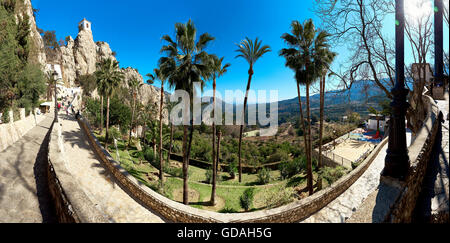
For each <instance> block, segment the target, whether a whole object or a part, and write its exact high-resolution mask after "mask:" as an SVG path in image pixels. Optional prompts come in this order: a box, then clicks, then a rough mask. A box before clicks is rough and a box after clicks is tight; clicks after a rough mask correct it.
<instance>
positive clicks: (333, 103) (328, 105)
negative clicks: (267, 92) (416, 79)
mask: <svg viewBox="0 0 450 243" xmlns="http://www.w3.org/2000/svg"><path fill="white" fill-rule="evenodd" d="M209 98H210V103H212V97H209ZM301 99H302V102H303V104H304V107H303V108H304V109H306V106H305V105H306V97H305V96H302V97H301ZM384 99H386V95H385V93H384V92H383V91H382V90H381V89H380V88H378V86H376V85H374V84H373V82H372V81H367V80H360V81H355V82H354V83H353V85H352V87H351V89H349V90H347V89H345V90H333V91H329V92H326V94H325V108H324V113H325V119H330V120H340V119H341V118H342V116H345V115H346V114H347V113H348V112H350V111H352V112H357V113H359V114H360V115H361V117H365V116H367V115H368V114H369V112H368V108H369V107H370V106H372V107H374V108H379V104H378V103H379V102H380V101H382V100H384ZM217 102H220V99H218V98H217ZM207 105H208V102H206V103H203V105H202V107H205V106H207ZM310 105H311V114H312V116H315V117H316V118H318V117H319V111H320V110H319V108H320V94H315V95H312V96H311V97H310ZM237 106H242V104H239V105H236V104H233V110H234V111H236V107H237ZM250 106H255V104H251V105H249V107H250ZM266 108H267V110H268V109H269V108H270V104H269V103H267V104H266ZM222 111H223V112H225V102H224V101H222ZM305 111H306V110H305ZM299 116H300V111H299V105H298V97H295V98H292V99H289V100H282V101H279V102H278V121H279V124H283V123H285V122H295V121H296V120H297V119H299Z"/></svg>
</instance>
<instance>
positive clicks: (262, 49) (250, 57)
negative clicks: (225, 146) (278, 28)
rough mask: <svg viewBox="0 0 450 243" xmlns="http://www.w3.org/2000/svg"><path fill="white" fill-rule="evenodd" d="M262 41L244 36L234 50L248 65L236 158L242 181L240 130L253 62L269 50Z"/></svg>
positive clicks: (241, 128) (240, 180)
mask: <svg viewBox="0 0 450 243" xmlns="http://www.w3.org/2000/svg"><path fill="white" fill-rule="evenodd" d="M261 44H262V41H258V38H256V39H255V41H254V42H253V41H252V40H250V39H249V38H248V37H246V38H245V40H243V41H241V43H240V44H239V45H237V46H238V49H237V50H236V51H237V52H239V53H240V54H239V55H237V56H236V58H238V57H242V58H244V59H245V60H246V61H247V62H248V64H249V65H250V68H249V69H248V82H247V90H246V93H245V98H244V109H243V110H244V111H243V116H242V118H243V120H244V121H243V124H241V127H240V132H239V152H238V153H239V154H238V160H239V182H242V165H241V146H242V131H243V129H244V124H245V110H246V108H247V99H248V92H249V90H250V84H251V82H252V76H253V65H254V64H255V62H256V61H257V60H258V59H259V58H260V57H262V56H263V55H264V54H266V53H267V52H270V51H271V50H270V47H269V46H268V45H264V46H261Z"/></svg>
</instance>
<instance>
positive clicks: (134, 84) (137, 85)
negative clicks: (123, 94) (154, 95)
mask: <svg viewBox="0 0 450 243" xmlns="http://www.w3.org/2000/svg"><path fill="white" fill-rule="evenodd" d="M143 85H144V84H143V83H141V82H139V80H137V79H130V80H129V81H128V87H129V88H130V90H131V94H132V96H133V107H132V108H131V109H132V111H131V126H130V133H129V136H128V146H130V142H131V130H133V128H134V113H135V111H136V96H137V93H138V91H139V90H140V89H141V87H142V86H143Z"/></svg>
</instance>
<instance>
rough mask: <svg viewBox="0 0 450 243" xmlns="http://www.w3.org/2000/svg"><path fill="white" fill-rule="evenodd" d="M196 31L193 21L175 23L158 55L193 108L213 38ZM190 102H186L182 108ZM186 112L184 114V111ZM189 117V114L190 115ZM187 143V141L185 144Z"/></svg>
mask: <svg viewBox="0 0 450 243" xmlns="http://www.w3.org/2000/svg"><path fill="white" fill-rule="evenodd" d="M196 38H197V30H196V28H195V25H194V23H193V22H192V21H191V20H189V21H188V22H187V23H185V24H184V23H176V24H175V40H172V38H171V37H170V36H168V35H164V36H163V37H162V39H163V40H164V41H165V42H166V43H167V44H166V45H164V46H163V47H162V48H161V52H162V53H164V54H165V55H166V56H165V57H162V58H160V60H159V65H160V67H162V68H161V69H162V70H163V73H164V76H165V77H167V80H168V83H169V87H170V88H175V89H182V90H185V91H187V92H188V93H189V95H190V101H191V102H190V106H191V107H193V104H192V101H193V93H194V92H193V83H194V82H199V83H200V86H201V88H202V90H203V87H204V86H205V80H206V79H209V77H210V72H209V67H208V65H207V63H208V60H209V58H210V57H209V54H208V53H207V52H206V51H205V49H206V46H207V45H208V43H209V42H211V41H212V40H214V37H212V36H211V35H209V34H208V33H204V34H202V35H200V37H199V39H198V41H197V42H196ZM188 105H189V104H188V103H187V102H186V103H185V111H187V110H191V111H192V110H193V109H192V108H191V109H188V108H189V106H188ZM184 115H186V114H184ZM189 116H190V114H189ZM189 121H190V134H189V142H188V141H187V128H188V126H187V125H186V124H185V125H184V129H183V130H184V135H183V203H184V204H188V203H189V202H188V167H189V157H190V151H191V145H192V136H193V132H194V124H193V122H192V118H191V117H190V118H189ZM187 143H188V144H187Z"/></svg>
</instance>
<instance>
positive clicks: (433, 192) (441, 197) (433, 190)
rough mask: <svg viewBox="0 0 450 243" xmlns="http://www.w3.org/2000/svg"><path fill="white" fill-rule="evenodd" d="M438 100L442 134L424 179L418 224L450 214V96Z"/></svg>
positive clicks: (418, 208)
mask: <svg viewBox="0 0 450 243" xmlns="http://www.w3.org/2000/svg"><path fill="white" fill-rule="evenodd" d="M445 98H446V99H445V100H437V101H436V103H437V105H438V107H439V110H441V112H442V113H443V115H444V116H443V117H444V123H443V124H442V132H441V133H440V134H438V136H437V138H436V144H435V147H434V148H433V156H432V157H431V158H430V164H429V166H428V170H427V174H426V176H425V178H424V183H423V188H422V193H421V195H420V197H419V199H418V202H417V204H418V205H417V207H416V218H415V220H416V221H417V222H430V221H431V220H432V218H431V217H432V216H435V215H438V214H439V213H447V214H448V213H449V177H450V175H449V120H447V114H448V113H449V110H448V105H449V96H448V93H446V95H445Z"/></svg>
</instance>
